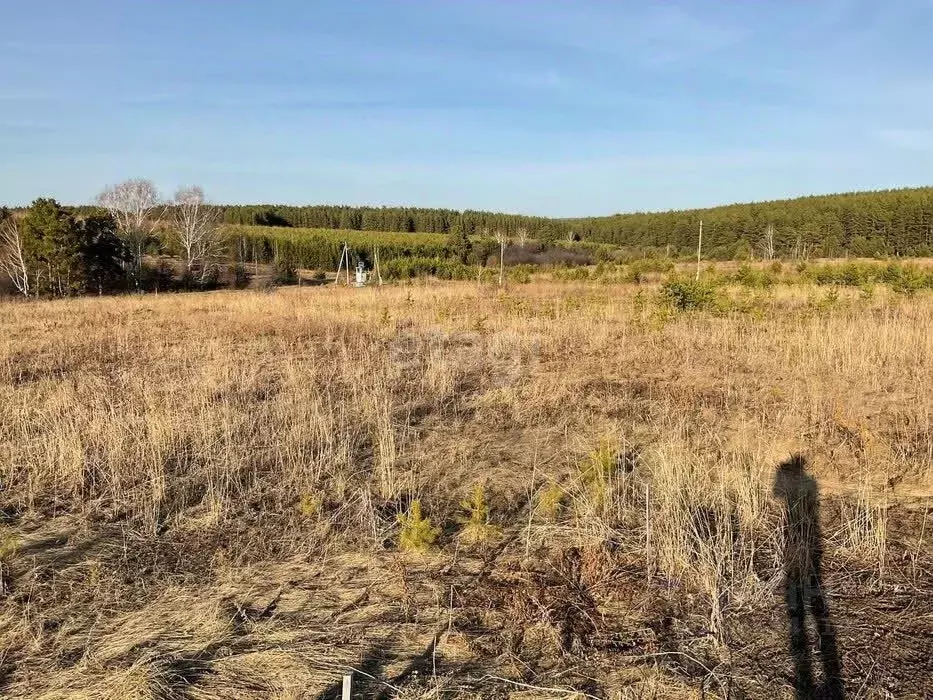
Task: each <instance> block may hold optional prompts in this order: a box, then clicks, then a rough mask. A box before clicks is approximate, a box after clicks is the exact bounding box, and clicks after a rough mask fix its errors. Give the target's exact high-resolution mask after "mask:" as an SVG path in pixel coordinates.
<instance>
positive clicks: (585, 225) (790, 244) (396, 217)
mask: <svg viewBox="0 0 933 700" xmlns="http://www.w3.org/2000/svg"><path fill="white" fill-rule="evenodd" d="M222 210H223V220H224V221H225V222H226V223H229V224H251V225H267V226H269V225H271V226H294V227H307V228H330V229H348V230H357V231H390V232H408V233H457V232H459V231H465V232H466V233H467V234H472V235H482V234H484V233H489V234H492V233H495V232H504V233H506V234H507V235H508V236H510V237H513V238H515V237H519V236H521V235H527V236H528V237H530V238H535V239H538V240H543V241H551V240H568V239H570V240H586V241H591V242H601V243H613V244H616V245H619V246H624V247H627V248H632V249H637V250H642V251H646V252H650V251H657V252H664V253H666V254H670V255H678V254H686V253H689V252H690V251H692V250H694V249H695V247H696V238H697V229H698V227H699V222H700V220H702V221H703V226H704V238H705V241H706V243H705V244H704V248H705V254H706V255H707V256H708V257H710V258H718V259H730V258H748V257H753V256H756V255H758V254H759V252H760V247H761V245H762V241H763V239H764V237H765V233H766V231H767V230H768V229H769V226H770V227H771V230H772V231H773V245H774V255H775V256H776V257H790V256H794V255H796V256H798V257H811V256H822V257H838V256H844V255H853V256H863V257H871V256H891V255H894V256H928V255H933V188H931V187H924V188H915V189H899V190H885V191H878V192H857V193H850V194H833V195H821V196H812V197H800V198H798V199H788V200H778V201H773V202H759V203H750V204H731V205H727V206H721V207H713V208H709V209H691V210H684V211H670V212H658V213H633V214H617V215H615V216H605V217H590V218H580V219H548V218H543V217H531V216H521V215H516V214H500V213H493V212H484V211H469V210H467V211H462V212H460V211H455V210H450V209H418V208H400V207H383V208H377V207H348V206H330V205H315V206H279V205H235V206H224V207H222Z"/></svg>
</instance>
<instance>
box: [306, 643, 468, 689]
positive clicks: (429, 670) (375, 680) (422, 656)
mask: <svg viewBox="0 0 933 700" xmlns="http://www.w3.org/2000/svg"><path fill="white" fill-rule="evenodd" d="M440 639H441V638H440V637H434V639H432V640H431V642H430V643H428V645H427V646H426V647H425V648H424V650H423V651H422V652H421V653H419V654H417V655H415V656H414V657H412V658H411V659H410V660H409V661H408V663H407V664H406V665H405V667H404V668H403V669H402V670H401V671H400V672H398V673H396V674H394V675H392V676H391V677H389V678H387V679H385V680H383V679H382V677H381V676H382V673H383V672H384V669H385V667H386V666H388V665H389V664H390V663H392V662H394V661H398V660H399V657H398V655H396V654H394V653H392V652H389V651H386V650H382V649H379V648H378V647H374V648H372V649H370V650H369V651H368V652H367V653H366V654H365V655H364V657H363V660H362V663H361V664H360V665H359V666H357V667H356V668H355V669H354V673H353V697H354V698H356V697H365V698H373V699H374V700H391V698H394V697H396V696H397V694H398V692H397V691H398V689H399V688H400V687H404V686H406V685H407V684H409V683H417V682H418V680H419V679H426V678H431V677H432V676H433V674H434V673H435V672H436V673H439V674H440V673H444V674H448V675H449V674H454V675H457V676H458V677H463V676H465V675H466V674H468V673H471V672H473V671H475V670H476V669H475V668H474V667H472V666H471V665H468V664H463V663H453V664H452V663H450V662H449V661H448V660H445V659H444V658H443V656H442V655H441V654H439V653H437V645H438V644H439V642H440ZM342 690H343V679H342V678H341V679H340V680H339V681H336V682H335V683H333V684H332V685H330V686H328V687H327V688H326V689H325V690H324V691H323V692H321V693H320V694H318V696H317V698H316V700H339V699H340V697H341V695H342Z"/></svg>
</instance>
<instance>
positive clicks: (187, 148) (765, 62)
mask: <svg viewBox="0 0 933 700" xmlns="http://www.w3.org/2000/svg"><path fill="white" fill-rule="evenodd" d="M6 15H7V16H6V17H5V20H6V24H7V29H8V32H9V33H10V36H12V37H14V38H13V39H6V40H4V41H3V42H0V63H2V65H4V67H5V70H4V71H3V72H0V104H2V105H3V117H4V119H5V120H6V123H7V124H8V125H11V126H10V127H9V128H5V129H0V151H2V152H3V153H4V155H5V158H6V160H5V164H7V163H9V164H10V167H8V168H5V169H4V170H2V171H0V189H2V190H3V191H5V192H9V193H10V195H7V196H12V197H13V198H14V199H17V200H23V199H27V198H31V197H34V196H38V195H41V194H51V195H54V196H57V197H60V198H61V199H64V200H66V201H77V200H80V199H81V198H83V197H87V196H90V195H89V194H88V192H89V191H90V193H91V194H92V193H93V188H94V187H97V186H99V185H100V184H102V183H89V182H88V179H89V178H90V179H93V178H94V177H97V176H98V174H100V175H101V176H104V175H107V174H109V173H110V172H114V171H120V173H119V174H120V175H121V176H129V175H140V176H147V175H151V176H152V177H154V178H159V177H164V178H165V179H166V180H172V179H177V180H178V181H185V182H190V181H199V182H200V184H202V185H203V186H204V187H205V188H206V189H207V190H208V192H209V193H210V195H211V197H212V198H213V199H215V200H218V199H219V200H226V201H253V200H255V199H257V198H267V197H271V198H273V199H277V200H285V201H295V202H308V201H318V200H320V199H322V198H324V197H325V195H326V198H327V199H328V201H346V202H350V203H352V202H354V201H368V202H371V201H374V200H378V201H387V200H391V201H396V202H407V203H411V204H427V203H431V204H440V205H443V204H446V205H449V206H457V207H472V208H506V209H510V210H524V211H528V210H533V209H535V208H536V207H540V210H539V213H542V214H548V213H558V212H559V213H571V214H587V213H594V214H595V213H609V212H612V211H617V210H620V209H626V208H639V209H644V208H655V207H660V208H669V207H679V206H684V205H686V204H688V203H689V204H703V203H704V201H705V200H706V199H708V200H709V201H728V200H730V199H743V198H752V199H768V198H773V197H774V196H778V195H781V194H783V193H786V192H799V191H801V189H804V188H809V189H812V190H814V191H836V190H842V189H853V188H863V187H864V188H871V187H875V186H890V184H891V183H901V184H917V180H918V179H921V180H922V178H923V177H924V174H923V173H924V171H923V169H922V168H921V167H920V166H919V165H918V161H919V160H922V159H918V158H917V154H918V153H926V152H928V151H929V150H930V148H929V146H930V144H931V138H930V135H929V133H928V132H927V131H926V130H925V128H924V127H925V125H926V124H927V123H931V121H930V120H933V90H931V89H930V87H931V81H930V78H929V77H928V74H927V73H928V72H927V70H926V67H927V66H928V65H930V63H931V60H933V55H931V54H933V49H931V48H930V43H929V41H928V40H927V37H926V34H925V32H924V31H923V30H922V28H923V27H925V26H928V25H929V23H930V22H933V7H931V4H930V3H929V2H925V1H921V0H905V1H904V2H902V3H896V4H894V5H892V4H881V3H874V2H870V1H869V0H828V1H827V2H821V3H754V4H752V3H730V4H724V3H716V2H712V1H711V0H710V1H709V2H704V1H701V0H678V1H673V2H665V3H643V4H641V5H638V4H633V3H610V2H604V1H602V0H580V1H576V0H574V1H573V2H570V0H542V1H541V2H534V3H531V2H508V3H505V2H499V1H498V0H477V1H476V2H470V3H437V2H433V0H431V1H429V0H408V1H406V2H403V3H382V2H376V1H375V0H361V1H360V2H357V3H345V2H338V1H337V0H321V2H315V3H304V2H299V1H298V0H270V2H268V3H265V4H264V5H263V6H261V7H260V6H259V5H253V4H252V3H225V4H224V6H223V8H220V6H219V5H218V4H217V3H215V2H211V1H210V0H163V1H162V2H160V3H124V2H119V1H118V0H88V2H87V3H86V4H84V5H83V7H82V8H80V9H79V8H78V7H76V6H75V5H73V4H71V3H67V4H63V5H62V6H61V7H60V8H59V10H58V11H57V12H56V13H54V15H48V13H40V12H39V11H37V10H36V9H34V7H33V6H32V4H31V3H16V4H14V5H12V6H11V8H10V9H9V10H8V11H7V13H6ZM167 16H171V17H172V18H173V21H172V22H166V21H165V17H167ZM21 37H41V39H40V40H39V42H38V43H33V42H31V41H27V40H25V39H23V38H21ZM76 37H80V39H76ZM43 48H47V49H48V50H47V51H45V50H43ZM12 125H17V126H16V127H15V128H14V127H13V126H12ZM30 125H36V127H35V128H34V129H30V128H29V127H30ZM39 125H41V127H40V126H39ZM81 153H85V154H86V157H87V159H88V161H89V163H92V165H88V166H86V167H81V166H80V165H79V164H78V163H79V162H80V157H79V156H80V154H81ZM62 154H68V157H67V158H64V157H63V155H62ZM102 154H107V155H106V158H104V156H103V155H102ZM121 158H122V159H123V160H124V164H123V167H122V168H120V167H118V166H117V165H115V163H118V162H119V161H120V159H121ZM56 162H58V163H60V166H59V167H58V169H56V176H55V180H54V183H52V184H49V183H50V182H51V180H50V176H49V172H50V169H51V168H54V167H56V166H55V163H56ZM69 169H70V170H69ZM60 171H61V172H60ZM129 171H132V172H129ZM406 188H407V189H406ZM275 193H279V194H278V196H274V195H275ZM260 194H262V196H261V197H260Z"/></svg>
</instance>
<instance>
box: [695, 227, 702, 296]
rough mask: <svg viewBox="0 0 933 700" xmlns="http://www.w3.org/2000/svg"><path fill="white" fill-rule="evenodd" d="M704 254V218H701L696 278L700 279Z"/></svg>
mask: <svg viewBox="0 0 933 700" xmlns="http://www.w3.org/2000/svg"><path fill="white" fill-rule="evenodd" d="M702 256H703V219H700V237H699V239H698V240H697V276H696V280H697V281H698V282H699V281H700V258H701V257H702Z"/></svg>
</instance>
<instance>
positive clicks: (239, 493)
mask: <svg viewBox="0 0 933 700" xmlns="http://www.w3.org/2000/svg"><path fill="white" fill-rule="evenodd" d="M732 294H733V296H737V295H739V294H740V292H739V291H736V290H733V292H732ZM818 294H819V292H816V291H814V290H812V289H809V288H806V287H794V288H780V287H779V288H777V289H775V290H772V291H770V292H768V293H767V294H763V295H761V297H760V298H759V299H757V300H756V302H755V304H754V305H752V306H751V307H748V305H746V306H745V307H743V308H745V311H724V312H718V313H672V312H670V311H668V310H666V309H664V308H663V307H662V306H660V303H659V302H658V301H657V300H656V298H655V296H654V294H653V292H652V291H651V290H650V289H647V290H646V289H644V288H639V287H637V286H633V285H619V286H599V285H572V284H550V283H536V284H532V285H525V286H520V287H513V288H509V289H507V290H504V291H502V290H497V289H494V288H491V287H486V286H478V285H476V284H467V283H462V284H460V283H456V284H445V285H442V286H429V285H412V286H404V287H403V286H399V287H382V288H370V289H363V290H347V289H344V288H331V287H328V288H313V289H300V290H294V289H293V290H280V291H277V292H275V293H258V292H221V293H212V294H199V295H178V296H173V295H163V296H148V297H121V298H102V299H76V300H68V301H56V302H41V303H29V304H27V303H5V304H3V305H0V396H2V402H0V479H2V487H3V488H2V492H0V499H2V508H3V510H4V512H5V513H7V515H8V518H9V519H12V520H17V519H18V520H19V521H21V522H29V521H30V518H32V519H33V520H35V518H37V517H43V518H48V517H54V516H59V515H62V514H69V515H71V516H76V517H78V518H80V519H82V520H84V521H85V522H88V523H95V522H102V521H103V522H132V523H137V524H139V526H140V527H141V528H142V529H144V530H145V531H147V532H150V533H153V535H155V534H157V533H161V532H165V531H171V530H172V529H178V528H190V529H193V530H195V531H201V532H209V531H210V532H221V533H223V532H225V531H227V530H230V529H233V528H234V526H237V527H239V526H240V525H242V524H243V523H247V525H246V527H247V529H249V530H250V533H251V534H250V536H249V540H248V541H249V545H250V547H251V548H252V550H253V554H252V555H251V556H252V557H253V558H254V559H256V558H261V557H262V556H264V554H263V553H264V552H267V554H265V556H270V557H281V556H284V554H283V551H284V552H286V553H287V551H288V549H289V547H301V548H303V551H305V552H306V553H307V554H308V555H309V556H311V557H314V556H319V557H321V558H323V557H326V556H330V555H331V554H333V553H336V552H341V551H356V550H367V551H376V552H382V551H386V550H391V549H392V547H393V545H392V542H393V538H394V537H395V535H396V534H397V527H398V523H397V520H396V515H397V513H399V512H404V511H405V510H406V509H407V508H408V506H409V504H410V502H411V500H413V499H418V500H420V502H421V504H422V507H423V508H424V510H425V512H426V515H428V516H429V517H431V518H432V520H433V521H434V522H435V523H439V524H444V523H453V522H456V518H457V514H458V512H459V508H460V506H459V504H460V503H461V502H462V501H463V500H464V498H467V497H468V496H469V494H470V493H471V489H473V487H474V486H476V485H477V484H479V483H482V484H484V485H485V488H486V493H487V495H488V499H489V504H490V512H491V521H492V522H493V523H494V524H495V525H496V526H497V527H501V528H503V529H504V530H505V531H506V532H508V531H510V530H511V531H514V532H516V533H519V532H521V533H522V535H521V536H522V537H524V538H525V540H534V541H535V542H544V541H559V542H575V543H583V544H586V543H597V544H601V545H605V546H609V547H611V548H612V550H613V551H614V552H615V553H616V554H617V555H618V556H622V557H625V558H627V560H629V561H631V562H634V563H636V565H638V566H641V567H643V568H644V571H645V576H646V581H648V582H650V581H652V580H663V581H666V582H668V583H667V585H668V586H669V587H674V588H682V589H684V590H689V591H691V592H693V593H695V594H696V595H699V596H700V600H701V601H702V605H703V607H704V610H705V615H706V616H707V617H708V620H709V629H710V632H711V634H712V635H713V637H714V638H715V639H716V641H717V644H719V645H721V646H723V647H725V646H728V645H729V643H730V635H729V626H728V624H727V620H728V618H729V616H730V615H731V614H732V613H734V612H735V611H739V610H742V609H746V608H748V607H749V606H752V605H754V604H755V602H756V600H760V599H761V597H762V596H763V595H767V594H769V593H774V591H776V590H777V589H778V587H779V585H780V584H779V582H780V576H781V564H780V555H779V553H780V551H781V548H782V546H783V542H782V541H781V537H782V535H781V527H780V519H781V509H780V504H779V503H778V502H777V501H776V500H775V498H774V496H773V493H772V491H773V481H774V474H775V468H776V467H777V465H778V464H779V463H781V462H782V461H783V460H785V459H787V458H788V456H790V455H792V454H802V455H804V456H805V457H806V459H807V461H808V463H809V466H810V470H811V473H812V474H813V475H814V476H815V477H816V478H817V480H818V481H819V483H820V489H821V491H822V493H823V495H824V496H838V497H839V498H840V499H843V505H842V507H841V516H840V519H838V520H837V521H835V522H834V523H833V524H832V529H831V530H830V531H828V532H827V533H826V536H827V539H828V540H830V541H832V542H833V543H834V544H835V547H834V548H833V552H835V554H834V555H833V556H839V557H850V558H852V560H853V561H856V560H857V561H859V562H863V563H866V566H867V567H868V568H870V569H871V570H872V571H873V572H875V575H876V576H878V577H880V578H883V577H884V576H885V572H886V562H887V560H888V558H889V556H890V552H889V551H888V549H887V543H888V539H889V536H890V533H889V532H888V522H887V512H888V508H889V507H891V506H892V505H893V504H907V505H910V504H913V503H919V502H924V501H926V500H928V499H930V498H931V497H933V434H931V432H930V428H929V426H930V425H931V419H933V298H931V297H930V295H919V296H917V297H916V298H913V299H910V300H907V299H902V298H898V297H895V296H893V295H885V294H883V293H882V294H877V295H875V296H874V297H872V298H871V299H869V300H866V299H864V298H860V297H859V296H858V294H857V292H852V293H843V294H842V297H841V299H839V300H838V301H835V302H833V303H832V304H814V303H813V298H814V295H818ZM749 309H751V310H749ZM601 450H602V451H603V452H604V454H600V451H601ZM593 460H596V461H597V462H599V461H600V460H602V462H601V463H602V464H603V467H601V468H600V469H598V470H597V471H596V472H594V471H593V470H592V464H593ZM588 465H589V466H588ZM594 475H595V476H594ZM555 485H556V486H555ZM548 488H550V489H554V488H558V489H560V491H559V492H558V493H561V492H562V493H563V494H565V496H566V497H565V498H563V499H562V504H561V505H560V508H559V509H557V510H555V512H554V514H553V518H552V519H551V520H550V521H549V522H545V521H544V519H542V518H539V517H537V516H535V514H534V512H529V510H527V509H529V508H533V507H534V505H533V504H534V499H535V498H536V497H537V496H538V495H540V494H541V493H542V492H544V491H545V490H546V489H548ZM552 495H553V494H552ZM303 499H304V500H303ZM308 503H313V504H314V506H313V507H310V506H308V505H307V504H308ZM301 504H305V505H304V506H302V505H301ZM309 521H313V527H309V524H308V522H309ZM89 527H93V525H89ZM289 532H294V533H298V535H300V536H293V537H291V538H289V536H288V533H289ZM457 542H458V540H457V539H456V538H453V537H449V536H445V535H442V536H441V538H440V544H439V546H440V547H441V548H442V549H443V548H445V547H446V548H451V549H454V548H456V547H459V544H458V543H457ZM205 546H207V545H205ZM912 546H916V547H918V548H919V547H925V546H926V545H925V544H924V543H923V542H922V541H919V542H916V543H914V544H913V545H912ZM267 547H268V550H267ZM231 548H232V545H231ZM526 550H527V546H526ZM213 555H214V552H213V551H205V552H204V556H205V557H206V558H210V557H211V556H213ZM13 556H15V554H14V555H13ZM6 612H7V613H8V614H9V613H10V611H9V610H7V611H6ZM121 624H122V623H121ZM127 624H129V623H128V622H127ZM134 624H135V623H134ZM129 636H131V637H132V636H133V635H129ZM136 636H138V635H136ZM107 644H108V645H110V644H111V643H110V642H107ZM109 648H110V646H106V648H105V649H104V650H103V651H101V650H98V653H99V654H103V653H109V652H106V649H109ZM9 653H13V651H10V652H9ZM17 653H20V652H17ZM150 671H151V669H150ZM124 672H125V673H127V674H131V675H132V674H135V673H136V672H137V671H135V670H133V668H130V669H126V670H125V671H124ZM147 672H148V671H147ZM139 673H143V671H139ZM143 675H144V673H143ZM134 677H135V676H134ZM115 682H116V681H115ZM121 687H122V686H121Z"/></svg>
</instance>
